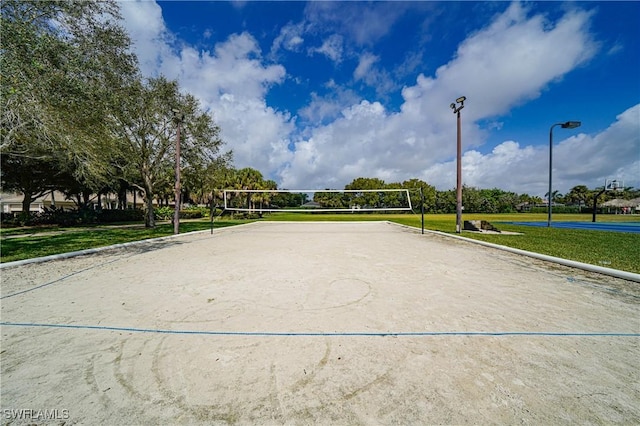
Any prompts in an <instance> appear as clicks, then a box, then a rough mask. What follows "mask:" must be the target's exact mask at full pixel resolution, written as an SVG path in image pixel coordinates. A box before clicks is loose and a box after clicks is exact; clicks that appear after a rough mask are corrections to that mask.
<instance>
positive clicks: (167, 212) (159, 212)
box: [153, 206, 174, 220]
mask: <svg viewBox="0 0 640 426" xmlns="http://www.w3.org/2000/svg"><path fill="white" fill-rule="evenodd" d="M173 211H174V209H173V207H169V206H164V207H156V208H155V209H153V215H154V217H155V218H156V220H171V219H172V218H173Z"/></svg>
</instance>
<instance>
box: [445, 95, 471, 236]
mask: <svg viewBox="0 0 640 426" xmlns="http://www.w3.org/2000/svg"><path fill="white" fill-rule="evenodd" d="M466 99H467V98H466V96H460V97H459V98H458V99H456V103H452V104H451V105H449V108H451V109H452V110H453V113H454V114H456V116H457V118H456V121H457V126H458V132H457V133H458V143H457V145H458V153H457V156H456V169H457V173H456V174H457V184H456V233H458V234H459V233H461V232H462V130H461V125H460V110H461V109H462V108H464V101H465V100H466ZM456 104H458V105H456Z"/></svg>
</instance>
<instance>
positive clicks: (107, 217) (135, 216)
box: [98, 209, 144, 223]
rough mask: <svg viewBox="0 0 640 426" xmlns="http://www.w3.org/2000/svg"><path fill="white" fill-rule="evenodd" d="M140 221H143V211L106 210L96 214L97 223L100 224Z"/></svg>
mask: <svg viewBox="0 0 640 426" xmlns="http://www.w3.org/2000/svg"><path fill="white" fill-rule="evenodd" d="M142 220H144V211H142V210H140V209H128V210H115V209H106V210H101V211H99V212H98V221H99V222H101V223H112V222H138V221H142Z"/></svg>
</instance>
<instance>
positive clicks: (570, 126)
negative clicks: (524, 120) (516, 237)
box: [547, 121, 582, 228]
mask: <svg viewBox="0 0 640 426" xmlns="http://www.w3.org/2000/svg"><path fill="white" fill-rule="evenodd" d="M581 124H582V123H581V122H579V121H567V122H565V123H556V124H554V125H553V126H551V128H550V129H549V194H547V195H548V198H547V212H548V217H547V228H550V227H551V204H552V203H553V193H552V192H551V191H552V188H551V170H552V165H553V128H554V127H556V126H560V127H562V128H563V129H575V128H576V127H580V125H581Z"/></svg>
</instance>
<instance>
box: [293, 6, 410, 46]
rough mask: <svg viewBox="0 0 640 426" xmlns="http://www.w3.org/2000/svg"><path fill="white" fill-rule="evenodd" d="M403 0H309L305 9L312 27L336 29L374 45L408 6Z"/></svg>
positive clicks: (358, 42) (352, 38)
mask: <svg viewBox="0 0 640 426" xmlns="http://www.w3.org/2000/svg"><path fill="white" fill-rule="evenodd" d="M407 8H408V5H407V4H404V3H403V2H373V3H368V4H365V3H361V2H353V3H352V2H328V1H316V2H309V3H308V4H307V6H306V9H305V15H306V19H307V21H308V22H309V24H310V27H311V28H310V29H311V30H314V31H318V32H320V31H329V32H336V33H339V34H342V35H344V36H345V37H348V38H349V40H350V41H353V42H354V43H356V44H357V45H360V46H362V45H372V44H373V43H375V42H376V41H378V40H379V39H380V38H382V37H384V36H385V35H386V34H387V33H388V32H389V30H390V29H391V27H392V26H393V24H395V23H396V21H397V20H398V18H400V17H401V16H402V15H403V14H404V13H405V11H406V10H407Z"/></svg>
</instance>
